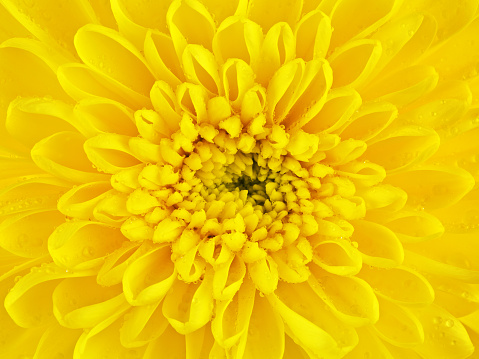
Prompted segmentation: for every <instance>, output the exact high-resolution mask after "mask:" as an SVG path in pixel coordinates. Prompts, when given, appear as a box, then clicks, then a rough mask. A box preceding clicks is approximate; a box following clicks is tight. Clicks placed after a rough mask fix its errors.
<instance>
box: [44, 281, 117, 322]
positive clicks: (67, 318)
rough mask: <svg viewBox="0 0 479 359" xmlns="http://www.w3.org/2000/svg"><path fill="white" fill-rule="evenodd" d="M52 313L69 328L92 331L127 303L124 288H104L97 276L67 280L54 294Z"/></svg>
mask: <svg viewBox="0 0 479 359" xmlns="http://www.w3.org/2000/svg"><path fill="white" fill-rule="evenodd" d="M52 301H53V313H54V314H55V318H56V319H57V320H58V322H59V323H60V324H61V325H62V326H64V327H67V328H73V329H76V328H77V329H82V328H91V327H94V326H95V325H97V324H99V323H101V322H102V321H104V320H106V319H108V318H110V316H112V315H114V314H115V313H116V312H117V311H118V310H119V309H122V308H123V307H124V305H125V303H126V301H125V297H124V296H123V294H122V292H121V286H118V285H117V286H114V287H102V286H100V285H99V284H98V283H97V282H96V277H95V276H92V277H83V278H67V279H64V280H63V281H62V282H60V284H58V285H57V286H56V288H55V290H54V291H53V294H52Z"/></svg>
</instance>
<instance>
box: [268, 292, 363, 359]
mask: <svg viewBox="0 0 479 359" xmlns="http://www.w3.org/2000/svg"><path fill="white" fill-rule="evenodd" d="M268 301H269V302H270V304H271V306H272V307H273V309H274V310H275V311H276V312H277V313H279V315H281V317H282V318H283V321H284V324H285V325H286V326H285V327H286V328H287V329H288V335H290V336H291V337H292V338H293V339H294V341H295V342H297V343H298V344H299V345H301V346H302V347H303V349H304V350H305V351H306V352H308V354H309V355H310V356H313V357H314V356H322V357H323V358H325V359H332V358H337V357H341V356H344V354H346V353H347V352H349V351H350V350H351V349H353V348H354V346H355V345H356V344H357V342H358V337H357V334H356V331H355V330H354V329H353V328H352V327H350V326H348V325H345V324H344V323H342V322H341V321H339V320H338V319H336V318H335V317H334V316H333V314H332V313H331V312H330V311H329V310H328V309H326V308H327V306H326V305H325V304H324V303H322V302H323V301H322V300H321V299H320V297H319V296H318V295H317V294H316V293H315V292H314V291H313V289H311V287H310V286H309V284H307V283H300V284H283V283H280V284H279V286H278V289H277V291H276V292H275V293H274V294H270V295H268Z"/></svg>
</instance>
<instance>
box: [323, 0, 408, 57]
mask: <svg viewBox="0 0 479 359" xmlns="http://www.w3.org/2000/svg"><path fill="white" fill-rule="evenodd" d="M400 3H401V1H397V0H388V1H383V2H381V4H378V3H376V2H375V1H374V0H368V1H360V0H343V1H339V2H338V5H337V6H335V8H334V10H333V12H332V14H331V26H332V27H333V28H334V32H333V35H332V38H331V48H332V49H335V48H336V47H338V46H340V45H342V44H343V43H345V42H346V41H348V40H350V39H351V38H361V37H365V36H367V35H368V34H370V33H371V32H373V31H374V30H376V29H377V28H379V27H380V26H381V25H383V24H385V23H386V21H388V20H389V19H390V18H391V16H392V15H393V13H394V12H396V10H397V8H398V7H399V5H400ZM365 9H368V11H366V10H365Z"/></svg>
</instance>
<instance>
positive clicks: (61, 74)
mask: <svg viewBox="0 0 479 359" xmlns="http://www.w3.org/2000/svg"><path fill="white" fill-rule="evenodd" d="M57 76H58V82H59V83H60V85H61V86H62V88H63V90H64V91H65V92H66V93H67V94H68V95H69V96H70V97H72V98H73V99H75V100H76V101H80V100H83V99H85V98H89V97H96V96H98V97H104V98H108V99H111V100H114V101H117V102H120V103H126V104H127V105H129V106H130V107H136V106H138V105H137V104H138V102H137V101H136V100H135V99H131V98H124V97H122V96H121V95H120V94H118V93H116V92H115V91H113V90H112V89H110V88H108V87H107V86H105V84H104V79H103V78H102V76H101V75H100V74H99V73H98V71H95V70H93V69H91V68H89V67H88V66H86V65H84V64H76V63H72V64H65V65H62V66H60V67H59V68H58V71H57ZM125 97H127V96H125ZM139 103H147V102H146V101H143V102H141V101H140V102H139Z"/></svg>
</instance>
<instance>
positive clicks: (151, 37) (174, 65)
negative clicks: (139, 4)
mask: <svg viewBox="0 0 479 359" xmlns="http://www.w3.org/2000/svg"><path fill="white" fill-rule="evenodd" d="M144 52H145V58H146V61H148V64H149V65H150V67H151V71H152V72H153V74H154V75H155V77H156V78H157V79H159V80H161V81H165V82H167V83H168V84H169V85H170V86H173V87H176V86H178V85H179V84H180V83H181V82H182V81H184V79H185V78H184V74H183V69H182V68H181V63H180V59H178V57H177V56H176V53H175V47H174V46H173V40H172V39H171V37H170V36H168V35H166V34H163V33H161V32H156V31H148V33H147V34H146V38H145V45H144Z"/></svg>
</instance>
